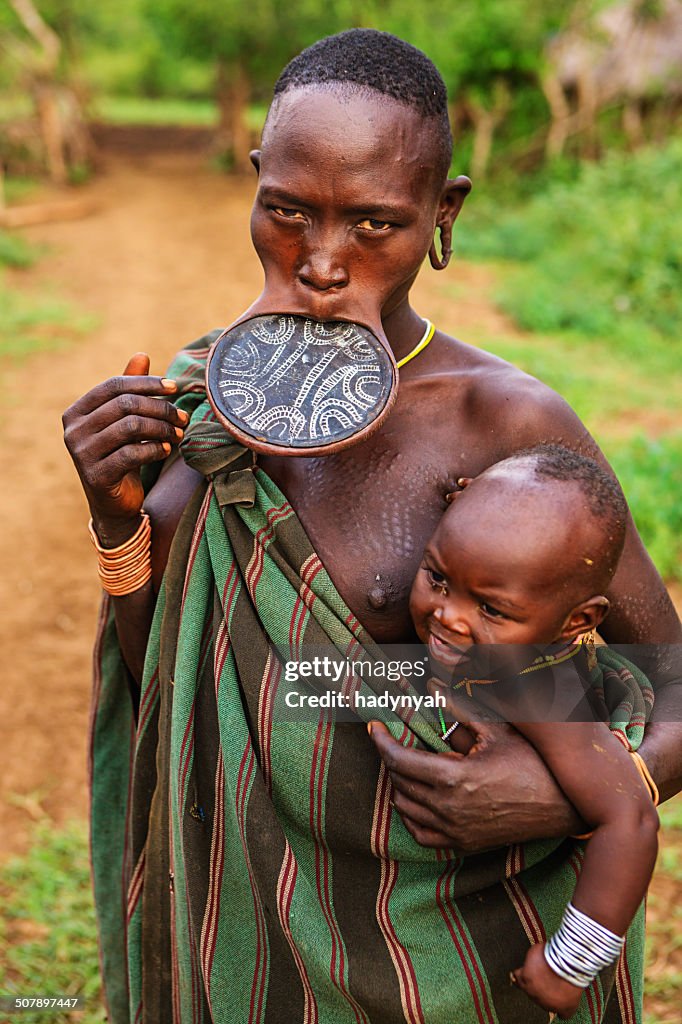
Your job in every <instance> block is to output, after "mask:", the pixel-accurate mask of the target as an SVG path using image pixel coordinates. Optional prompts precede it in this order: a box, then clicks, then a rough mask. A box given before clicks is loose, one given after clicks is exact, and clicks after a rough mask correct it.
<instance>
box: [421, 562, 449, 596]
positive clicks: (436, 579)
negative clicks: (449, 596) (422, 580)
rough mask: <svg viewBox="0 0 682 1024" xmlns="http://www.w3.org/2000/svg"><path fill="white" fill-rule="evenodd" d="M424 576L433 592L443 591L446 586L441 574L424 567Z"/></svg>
mask: <svg viewBox="0 0 682 1024" xmlns="http://www.w3.org/2000/svg"><path fill="white" fill-rule="evenodd" d="M425 571H426V576H427V579H428V581H429V583H430V584H431V586H432V587H433V589H434V590H444V589H445V586H446V583H447V581H446V579H445V576H443V574H442V572H437V571H436V570H435V569H430V568H429V567H428V566H425Z"/></svg>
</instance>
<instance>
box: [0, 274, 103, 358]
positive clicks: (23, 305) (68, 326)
mask: <svg viewBox="0 0 682 1024" xmlns="http://www.w3.org/2000/svg"><path fill="white" fill-rule="evenodd" d="M93 326H94V320H93V318H92V317H91V316H85V315H83V314H81V313H78V312H77V311H76V310H75V309H74V308H73V307H72V306H71V305H69V304H68V303H66V302H63V301H61V300H59V299H50V298H44V297H41V298H40V299H36V298H35V297H34V296H32V295H31V294H30V293H28V292H25V291H23V290H19V289H18V288H14V287H12V288H10V287H8V286H7V284H6V283H5V282H4V280H3V279H2V277H0V372H1V371H2V370H6V369H7V368H8V367H10V366H12V365H15V364H17V363H19V362H21V361H23V360H24V359H27V358H28V357H29V356H33V355H36V354H37V353H39V352H47V351H55V350H57V349H61V348H63V347H64V346H65V345H68V344H69V343H70V342H72V341H74V340H75V339H76V338H77V337H79V336H80V335H82V334H83V333H84V332H85V331H87V330H90V329H92V327H93Z"/></svg>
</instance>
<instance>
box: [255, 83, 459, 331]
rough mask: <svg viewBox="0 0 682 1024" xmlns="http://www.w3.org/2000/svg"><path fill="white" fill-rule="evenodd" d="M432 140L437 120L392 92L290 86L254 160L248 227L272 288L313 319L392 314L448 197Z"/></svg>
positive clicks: (365, 318)
mask: <svg viewBox="0 0 682 1024" xmlns="http://www.w3.org/2000/svg"><path fill="white" fill-rule="evenodd" d="M436 145H437V142H436V139H435V135H434V128H433V125H432V123H431V122H430V121H428V120H425V119H424V118H423V117H422V116H421V115H420V114H419V113H418V112H417V111H415V110H413V109H412V108H411V107H408V106H406V105H404V104H402V103H398V102H397V101H395V100H393V99H391V98H389V97H383V96H381V95H379V94H374V93H365V94H361V93H358V92H356V91H353V92H351V91H348V90H345V89H342V90H341V91H339V90H333V89H330V88H305V89H292V90H290V91H288V92H286V93H284V94H283V95H282V96H281V97H280V98H279V99H278V100H277V101H276V103H275V104H274V105H273V109H272V110H271V112H270V115H269V118H268V123H267V125H266V129H265V132H264V136H263V148H262V151H261V153H260V155H255V156H254V163H256V166H257V167H258V170H259V183H258V192H257V195H256V200H255V203H254V207H253V213H252V217H251V234H252V238H253V243H254V246H255V248H256V251H257V253H258V256H259V257H260V260H261V262H262V264H263V268H264V270H265V277H266V294H268V295H269V296H270V297H274V299H275V301H276V302H280V303H281V302H284V303H287V304H290V308H291V306H293V307H296V308H298V309H301V310H303V311H305V312H306V313H307V314H308V315H310V316H311V317H313V318H314V319H317V320H334V319H336V318H338V317H341V318H349V319H356V320H359V321H362V322H365V323H369V324H372V323H375V324H376V323H377V320H378V318H379V316H381V318H385V317H386V316H388V315H389V314H390V313H392V312H393V311H394V310H395V309H396V308H397V307H398V306H399V305H400V303H401V302H403V301H404V300H405V298H406V297H407V294H408V292H409V290H410V287H411V285H412V283H413V281H414V279H415V277H416V275H417V272H418V270H419V267H420V266H421V263H422V261H423V259H424V257H425V255H426V253H427V252H428V249H429V246H430V244H431V240H432V238H433V234H434V229H435V224H436V219H437V216H439V210H441V207H442V206H443V204H444V203H445V205H446V207H448V204H450V205H452V200H451V199H448V200H444V199H443V197H442V195H441V193H442V185H443V183H442V182H440V181H439V180H438V177H437V170H436V166H437V160H436V158H437V153H438V151H437V148H436ZM445 191H446V192H447V189H446V190H445ZM460 205H461V203H460ZM448 208H449V207H448ZM458 208H459V207H457V209H458ZM454 216H456V212H455V213H453V219H454Z"/></svg>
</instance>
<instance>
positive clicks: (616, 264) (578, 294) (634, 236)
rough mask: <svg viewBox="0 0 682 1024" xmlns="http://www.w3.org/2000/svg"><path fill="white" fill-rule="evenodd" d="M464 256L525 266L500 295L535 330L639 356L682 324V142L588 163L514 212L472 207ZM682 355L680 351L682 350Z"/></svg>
mask: <svg viewBox="0 0 682 1024" xmlns="http://www.w3.org/2000/svg"><path fill="white" fill-rule="evenodd" d="M468 212H470V213H471V214H472V218H470V221H471V223H470V230H469V231H468V232H463V233H462V237H461V239H460V246H459V251H460V252H461V253H462V254H463V255H465V256H474V257H484V258H492V257H494V258H502V259H505V260H512V261H517V262H518V263H519V264H520V265H519V266H518V268H517V269H515V270H510V271H509V272H508V273H507V274H506V275H505V284H504V287H503V288H502V289H501V290H500V293H499V299H500V302H501V304H502V306H503V308H504V309H506V310H507V311H508V312H509V313H511V314H512V315H513V316H514V317H515V319H516V320H517V321H518V323H519V324H520V325H521V326H522V327H525V328H527V329H528V330H537V331H557V330H577V331H580V332H583V333H584V334H587V335H588V336H590V337H595V336H596V337H604V338H610V339H611V340H612V341H613V344H614V346H615V345H618V346H619V348H620V349H621V351H622V350H623V347H625V349H626V350H628V351H632V350H633V349H636V348H637V347H638V345H639V347H642V346H645V345H648V344H649V343H655V340H656V338H655V336H656V335H659V336H667V337H668V344H669V345H671V346H676V347H677V346H679V342H680V339H679V330H680V326H681V325H682V246H681V245H680V238H681V237H682V140H680V139H678V140H675V141H673V142H671V143H669V144H668V145H667V146H664V147H662V148H659V149H653V148H650V149H643V150H640V151H638V152H637V153H618V152H612V153H610V154H608V155H607V156H606V158H605V159H604V160H603V161H602V162H601V163H598V164H595V163H583V164H582V165H580V166H579V167H578V169H577V173H576V177H575V179H574V180H573V181H561V180H559V181H554V182H550V184H549V185H548V187H546V188H545V189H544V190H543V191H542V192H540V194H539V195H537V196H535V197H533V198H531V199H530V201H527V202H524V203H521V204H519V203H514V204H512V205H511V208H510V206H509V204H508V202H506V201H505V197H503V196H501V195H500V193H499V191H498V192H496V193H495V194H494V195H492V196H491V197H490V198H489V199H488V200H487V201H484V202H482V203H480V204H476V203H475V202H474V203H472V204H471V209H470V210H469V211H468ZM678 351H679V349H678Z"/></svg>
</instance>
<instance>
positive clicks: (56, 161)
mask: <svg viewBox="0 0 682 1024" xmlns="http://www.w3.org/2000/svg"><path fill="white" fill-rule="evenodd" d="M33 96H34V99H35V105H36V111H37V113H38V121H39V123H40V134H41V136H42V139H43V145H44V147H45V159H46V161H47V169H48V172H49V174H50V177H51V179H52V181H54V182H55V183H56V184H57V185H64V184H66V181H67V179H68V174H67V169H66V160H65V159H64V132H63V130H62V127H63V126H62V121H61V116H60V112H59V103H58V100H57V95H56V89H55V86H54V85H53V84H52V83H51V82H45V81H41V80H40V79H37V80H36V81H35V82H34V83H33Z"/></svg>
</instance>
